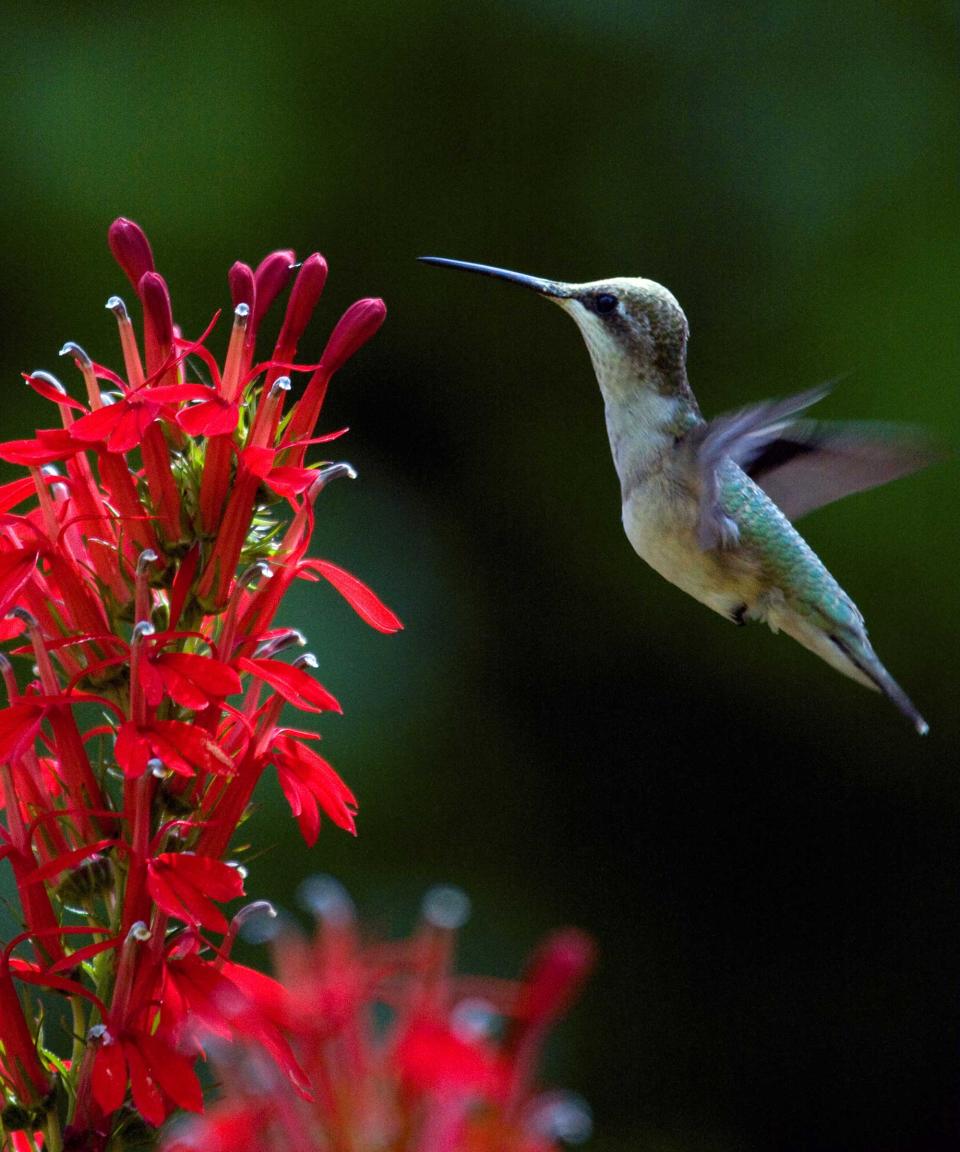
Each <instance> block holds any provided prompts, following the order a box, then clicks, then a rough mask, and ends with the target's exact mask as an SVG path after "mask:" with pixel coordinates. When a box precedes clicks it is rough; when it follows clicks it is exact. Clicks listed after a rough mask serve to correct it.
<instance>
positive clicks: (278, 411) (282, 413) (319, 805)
mask: <svg viewBox="0 0 960 1152" xmlns="http://www.w3.org/2000/svg"><path fill="white" fill-rule="evenodd" d="M109 243H110V248H111V250H112V252H113V254H114V256H115V257H116V259H117V261H118V263H119V265H120V267H121V269H122V272H123V274H124V275H125V276H126V278H127V279H129V281H130V283H131V284H132V286H133V288H134V290H135V292H136V294H137V297H138V299H139V303H140V305H141V306H142V311H143V326H142V329H141V331H139V332H138V331H137V330H136V329H135V326H134V322H133V320H132V319H131V315H130V313H129V312H128V310H127V307H126V305H125V304H124V302H123V301H122V300H121V299H120V298H119V297H118V296H113V297H111V298H110V300H109V301H108V305H107V306H108V308H109V309H110V311H111V312H112V313H113V315H114V317H115V318H116V322H117V326H118V332H119V338H120V349H121V354H122V368H121V369H120V370H115V369H114V368H110V367H107V366H105V365H102V364H97V363H95V362H94V361H93V360H92V359H91V358H90V357H89V356H88V355H87V354H86V352H84V350H83V349H82V348H81V347H80V345H79V344H76V343H74V342H69V343H67V344H65V345H64V347H63V349H62V354H63V355H65V356H67V357H68V361H69V362H70V363H71V364H72V369H75V370H76V372H75V374H74V377H73V381H72V382H70V383H69V384H68V385H65V384H63V383H61V382H60V381H59V380H57V379H56V377H54V376H52V375H50V374H49V373H46V372H34V373H33V374H31V375H30V376H28V377H27V378H26V380H27V384H28V386H29V387H30V388H31V389H32V390H33V391H34V392H36V393H37V394H38V395H39V396H41V397H42V398H43V399H44V400H45V401H46V402H48V403H49V404H50V405H51V409H50V410H51V413H52V417H51V421H50V425H51V426H50V427H47V428H39V429H37V430H36V432H35V433H34V434H33V435H32V436H30V437H27V438H23V439H19V440H14V441H10V442H8V443H6V444H0V459H4V460H6V461H7V462H8V463H11V464H14V465H16V466H17V467H19V468H21V469H23V474H22V475H20V476H18V477H16V478H14V479H13V480H11V481H9V482H8V483H5V484H3V485H0V644H3V645H4V646H5V648H6V649H7V652H8V654H9V655H4V654H3V653H2V652H0V680H2V681H3V685H4V688H5V691H6V701H5V703H6V706H5V707H0V860H5V861H7V862H9V865H10V868H11V871H12V873H13V880H14V883H15V885H16V888H17V892H18V895H19V900H20V910H19V911H20V915H21V917H22V919H23V921H24V925H25V932H24V933H23V935H22V936H19V937H17V938H15V940H14V941H12V942H10V944H9V945H8V946H7V949H6V950H3V949H2V948H0V1094H2V1096H3V1100H2V1101H0V1109H2V1110H3V1124H4V1125H5V1129H4V1130H5V1131H6V1129H10V1128H17V1130H20V1131H23V1132H24V1133H26V1134H27V1135H25V1137H24V1139H26V1140H27V1143H28V1145H29V1146H30V1147H31V1148H35V1147H36V1146H38V1142H39V1141H40V1139H41V1137H40V1136H39V1135H37V1136H35V1135H34V1133H39V1132H41V1131H42V1132H45V1133H46V1138H47V1143H48V1144H49V1145H50V1146H53V1147H61V1146H64V1145H67V1146H69V1147H73V1148H76V1149H83V1150H85V1152H104V1150H105V1149H106V1148H107V1147H108V1146H109V1147H114V1146H116V1147H119V1146H120V1145H121V1144H125V1142H126V1140H127V1136H128V1135H129V1125H130V1121H131V1114H135V1115H136V1116H138V1117H139V1120H140V1121H141V1122H145V1123H147V1124H152V1125H157V1124H159V1123H161V1122H162V1121H163V1120H164V1118H165V1117H166V1116H167V1115H168V1114H169V1112H170V1111H171V1110H173V1109H175V1108H185V1109H187V1110H197V1109H199V1108H200V1106H201V1093H200V1088H199V1081H198V1080H197V1077H196V1073H195V1063H196V1060H197V1059H198V1058H199V1057H200V1056H201V1055H202V1054H203V1051H202V1045H203V1044H204V1043H205V1042H206V1039H207V1037H208V1035H209V1034H210V1033H216V1034H217V1035H218V1036H219V1037H221V1038H222V1039H233V1038H235V1037H236V1036H237V1035H241V1034H242V1035H243V1036H244V1037H245V1042H250V1043H256V1044H257V1045H258V1046H259V1047H260V1049H261V1051H262V1052H264V1053H265V1058H266V1059H268V1060H269V1061H271V1062H272V1064H273V1065H275V1066H277V1067H279V1068H281V1069H282V1070H283V1071H284V1072H285V1074H286V1077H287V1079H288V1080H289V1082H290V1083H291V1084H293V1085H294V1090H295V1092H296V1091H298V1090H299V1091H304V1090H305V1089H304V1082H303V1073H302V1072H301V1070H300V1068H299V1065H298V1063H297V1061H296V1059H295V1057H294V1055H293V1052H292V1049H291V1048H290V1045H289V1043H288V1041H287V1039H286V1038H285V1035H284V1034H283V1032H282V1026H283V1027H285V1026H286V1021H287V1016H288V1010H287V1007H286V1005H287V1000H288V997H287V994H286V993H285V991H284V990H283V989H282V988H281V987H280V986H279V985H277V984H276V982H274V981H270V980H269V978H267V977H261V976H259V975H258V974H257V973H254V972H252V971H251V970H249V969H246V968H244V967H243V966H241V965H238V964H235V963H234V962H233V961H231V960H230V958H229V951H230V946H231V944H232V941H233V938H234V935H235V933H236V926H237V925H236V922H234V923H233V924H231V922H230V921H229V920H228V918H227V915H226V914H225V912H224V910H223V908H224V905H226V904H228V903H229V902H230V901H233V900H236V899H238V898H239V897H241V896H242V894H243V877H242V874H241V872H240V871H239V870H238V869H237V868H236V867H234V866H232V865H229V864H227V863H226V862H225V858H226V857H227V856H228V853H230V851H231V842H232V840H233V837H234V834H235V832H236V829H237V827H238V825H239V824H240V823H241V822H242V821H243V820H244V819H245V818H246V816H247V814H248V812H249V810H250V807H251V802H252V800H253V796H254V792H255V789H256V786H257V782H258V780H259V779H260V777H261V776H262V774H263V773H264V772H266V771H269V770H270V769H271V768H276V771H277V773H278V776H279V779H280V782H281V787H282V789H283V791H284V794H285V796H286V797H287V800H288V803H289V805H290V808H291V811H292V813H293V815H294V817H295V819H296V820H297V822H298V824H299V826H300V829H301V831H302V833H303V835H304V837H305V838H306V839H307V841H308V842H309V843H311V844H312V843H313V842H314V841H315V840H316V838H317V834H318V830H319V826H320V820H321V818H322V816H326V817H328V818H329V819H330V821H331V822H332V823H334V824H336V825H337V826H338V827H340V828H343V829H346V830H348V831H349V832H351V833H353V832H355V830H356V828H355V816H356V800H355V799H354V797H353V795H352V793H351V792H350V790H349V789H348V788H347V786H346V784H344V782H343V781H342V780H341V779H340V777H339V776H338V775H337V773H336V772H335V771H334V769H333V768H332V767H331V766H330V764H328V763H327V761H326V760H324V759H323V758H322V757H320V756H319V755H318V754H317V753H316V752H314V751H313V750H312V749H311V748H310V747H309V745H308V743H307V742H308V741H309V740H311V739H313V738H315V737H316V736H317V733H315V732H307V733H297V732H294V731H293V730H289V729H284V728H281V727H280V726H279V720H280V712H281V711H282V709H283V708H284V707H285V706H287V705H289V706H291V707H294V708H298V709H300V710H302V711H304V712H307V713H310V714H311V715H314V716H317V717H322V716H323V715H324V714H326V713H327V712H331V711H334V712H339V711H340V704H339V702H338V701H337V699H336V697H335V696H334V695H333V693H332V692H331V690H330V689H329V688H328V687H326V686H325V685H322V684H320V683H319V682H318V681H317V679H316V677H315V676H314V673H313V671H312V668H313V664H314V662H313V661H312V658H311V657H309V656H302V657H300V658H299V659H298V660H296V661H294V662H287V661H285V660H283V659H278V658H277V657H278V655H279V653H280V650H281V649H282V648H283V647H284V645H285V643H287V642H288V641H290V640H292V639H294V638H298V637H299V633H294V632H293V631H292V630H291V629H289V628H287V629H278V628H277V627H276V626H275V624H274V617H275V615H276V613H277V611H278V609H279V608H280V604H281V600H282V598H283V594H284V593H285V591H286V590H287V588H289V586H290V584H291V583H292V582H293V580H295V579H297V578H304V579H311V580H318V579H325V580H327V581H328V582H330V583H331V584H333V586H334V587H335V588H337V589H338V590H339V591H340V592H341V593H342V594H343V595H344V596H345V597H346V598H347V600H348V601H349V602H350V603H351V604H353V606H354V607H355V608H356V610H357V612H358V613H359V614H360V616H361V618H362V619H364V620H366V621H367V622H368V623H369V624H370V625H371V626H373V627H374V628H377V629H379V630H380V631H383V632H388V631H394V630H396V629H397V628H399V627H400V622H399V620H398V619H397V618H396V616H395V615H394V614H393V613H392V612H391V610H390V609H389V608H387V607H386V606H385V605H384V604H383V603H382V602H381V601H380V600H379V599H378V598H377V596H376V595H375V594H374V593H373V592H372V591H371V590H370V589H368V588H366V586H365V585H364V584H362V583H361V582H360V581H359V580H358V579H356V578H355V577H353V576H350V575H349V574H348V573H346V572H344V571H343V570H342V569H340V568H337V567H336V566H335V565H333V564H331V563H330V562H329V561H308V560H306V553H307V549H308V546H309V543H310V536H311V532H312V529H313V524H314V517H315V505H316V503H317V501H318V499H319V497H320V494H321V492H322V491H324V490H325V489H326V488H327V487H328V486H329V484H330V482H331V481H332V480H333V479H336V478H337V477H340V476H348V475H349V476H352V475H353V471H352V469H351V468H350V467H349V465H346V464H331V463H329V462H327V463H323V462H321V464H320V466H319V467H316V466H313V465H310V464H309V463H308V462H307V460H306V456H305V454H306V452H307V450H308V449H309V448H310V446H311V445H314V444H321V443H323V442H326V441H328V440H332V439H334V438H336V437H337V436H339V435H340V432H323V431H320V432H318V431H317V428H316V425H317V422H318V420H319V418H320V414H321V409H322V401H323V397H324V394H325V392H326V388H327V386H328V383H329V381H330V378H331V377H332V376H333V374H334V373H335V372H336V371H337V370H338V369H339V367H340V366H341V365H342V364H343V362H344V360H345V359H346V358H347V357H348V356H350V355H352V354H353V353H355V352H356V351H358V350H359V349H360V347H361V346H362V345H363V344H364V343H365V342H366V341H367V340H368V339H369V338H370V337H371V336H372V335H373V334H374V333H375V331H376V330H377V329H378V328H379V326H380V324H381V322H382V320H383V317H384V315H385V309H384V306H383V303H382V301H379V300H364V301H361V302H360V303H358V304H357V305H354V306H353V307H352V308H350V309H348V311H347V313H346V315H345V316H344V317H343V318H342V319H341V320H340V321H339V322H337V323H336V324H334V326H333V329H334V330H333V335H332V336H331V338H330V340H329V342H328V345H327V349H326V351H325V352H324V354H323V357H322V361H321V363H320V365H319V366H318V365H317V364H299V363H297V360H296V357H297V347H298V344H299V342H300V340H301V337H302V336H303V333H304V331H305V329H306V327H307V325H308V324H309V322H310V320H311V317H312V315H313V313H314V311H315V309H316V308H317V306H318V303H319V301H320V296H321V293H322V290H323V287H324V283H325V281H326V277H327V266H326V262H325V261H324V259H323V257H322V256H320V254H319V253H313V254H310V255H308V256H307V258H306V259H305V260H304V261H303V262H302V264H300V265H299V266H297V262H296V257H295V255H294V253H293V252H291V251H289V250H287V249H280V250H278V251H276V252H273V253H270V254H268V255H267V256H266V257H265V258H264V259H263V260H262V261H261V262H260V263H259V264H258V265H257V266H256V268H255V270H254V269H251V268H250V267H249V266H247V265H245V264H240V263H238V264H236V265H234V267H233V269H231V272H230V276H229V293H230V297H231V298H232V302H233V309H234V310H233V314H232V317H231V318H230V319H231V329H230V333H229V342H228V346H227V351H226V355H225V357H224V358H223V360H222V362H219V361H218V359H217V358H216V357H215V356H214V354H213V353H212V352H211V351H210V349H208V348H207V346H206V340H207V337H208V335H209V333H210V332H211V331H212V329H213V327H214V326H215V325H216V323H217V319H218V317H219V312H214V320H213V322H212V323H211V325H210V327H209V328H208V329H207V331H206V332H203V333H202V334H201V335H200V336H199V337H197V336H195V335H193V336H187V335H184V334H183V333H182V332H181V329H180V328H179V327H178V326H177V324H176V323H175V319H174V311H173V306H172V304H171V299H170V293H169V291H168V288H167V284H166V282H165V281H164V279H163V277H162V276H161V275H160V274H159V273H158V272H157V269H156V266H155V262H154V257H153V252H152V250H151V247H150V244H149V242H148V241H147V238H146V236H145V235H144V233H143V231H142V230H141V229H140V227H139V226H138V225H137V224H135V223H133V222H132V221H130V220H126V219H120V220H117V221H115V222H114V224H113V225H112V226H111V228H110V232H109ZM295 269H298V270H297V272H296V276H295V278H294V279H293V288H292V291H291V293H290V297H289V300H288V302H287V304H286V308H285V310H284V315H283V317H282V318H281V322H280V326H279V327H280V335H279V337H278V339H277V342H276V344H275V345H274V346H273V347H272V348H270V347H267V348H266V349H264V348H263V347H260V348H258V334H259V332H260V331H261V329H262V328H264V327H266V323H265V318H266V315H267V312H268V311H269V309H270V308H271V307H272V306H273V305H274V304H275V303H276V302H277V300H278V299H279V297H280V294H281V293H282V292H283V291H284V289H285V287H286V286H287V284H288V282H289V281H290V280H291V278H292V277H293V273H294V270H295ZM218 303H220V302H218ZM211 311H212V312H213V311H214V310H213V309H211ZM261 343H262V342H261ZM197 366H199V368H200V371H199V372H198V371H197V370H196V368H197ZM304 380H306V384H305V385H303V381H304ZM71 393H74V394H71ZM14 661H19V668H18V670H17V671H15V670H14V664H13V662H14ZM330 666H331V668H332V669H333V671H332V672H331V679H334V678H335V677H336V672H335V668H336V665H335V663H334V662H333V661H331V662H330ZM242 915H243V914H242V913H240V914H238V916H240V917H242ZM210 934H213V936H214V942H211V941H210V940H209V939H207V936H208V935H210ZM84 937H86V938H84ZM0 944H2V941H0ZM14 945H16V946H17V947H23V948H24V949H26V948H27V947H32V949H33V956H32V958H29V959H28V958H27V957H25V956H20V955H18V956H12V955H11V953H12V950H13V947H14ZM44 988H46V989H48V990H53V991H56V992H57V993H58V995H59V996H62V997H65V998H66V999H68V1000H70V1002H71V1010H72V1023H71V1036H69V1037H68V1038H67V1039H68V1042H69V1043H71V1044H72V1046H73V1053H72V1055H73V1056H74V1059H72V1060H71V1061H70V1062H65V1061H64V1059H63V1057H64V1056H65V1055H66V1053H59V1054H57V1053H51V1054H49V1057H48V1054H47V1053H45V1051H44V1050H43V1048H42V1044H43V1043H44V1042H50V1041H49V1039H48V1040H47V1041H44V1038H43V1033H42V1031H41V1021H42V1018H43V1013H42V1011H41V1007H40V1002H39V1001H38V1000H36V999H35V998H34V996H35V993H36V991H37V989H40V990H43V989H44ZM197 1023H200V1024H202V1026H203V1028H202V1033H203V1034H202V1035H201V1033H200V1032H199V1031H198V1030H197V1028H196V1027H195V1025H196V1024H197ZM47 1031H48V1033H49V1032H50V1030H49V1029H48V1030H47ZM58 1079H59V1080H62V1081H63V1082H64V1084H63V1086H62V1087H58V1085H57V1083H56V1082H57V1080H58ZM65 1101H66V1102H69V1103H68V1105H67V1107H68V1116H67V1124H68V1131H67V1132H66V1133H63V1132H61V1131H60V1123H61V1119H62V1114H61V1111H60V1109H61V1105H62V1104H63V1102H65ZM54 1102H55V1104H54ZM18 1125H19V1128H18ZM19 1139H20V1138H19V1137H16V1138H15V1140H14V1143H16V1142H17V1141H18V1140H19ZM20 1143H23V1141H20Z"/></svg>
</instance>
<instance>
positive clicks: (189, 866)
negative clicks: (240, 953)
mask: <svg viewBox="0 0 960 1152" xmlns="http://www.w3.org/2000/svg"><path fill="white" fill-rule="evenodd" d="M147 889H148V891H149V892H150V895H151V896H152V897H153V898H154V900H155V901H156V902H157V905H158V906H159V907H160V908H162V909H163V911H164V912H166V913H167V915H168V916H176V917H178V918H179V919H180V920H183V921H185V922H186V923H187V924H192V925H194V927H197V928H209V929H211V930H212V931H214V932H226V930H227V920H226V917H225V916H224V914H223V913H222V912H221V911H220V909H219V908H218V907H217V906H216V904H214V900H216V901H218V902H220V903H223V902H224V901H227V900H238V899H239V898H240V897H241V896H242V895H243V875H242V873H241V872H240V871H238V869H236V868H231V867H230V865H229V864H224V863H223V862H222V861H221V860H213V859H211V858H210V857H209V856H194V855H193V854H192V853H190V852H162V853H161V854H160V855H159V856H154V857H153V859H152V860H150V861H149V863H148V864H147Z"/></svg>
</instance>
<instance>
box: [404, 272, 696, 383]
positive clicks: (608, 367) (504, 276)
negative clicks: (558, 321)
mask: <svg viewBox="0 0 960 1152" xmlns="http://www.w3.org/2000/svg"><path fill="white" fill-rule="evenodd" d="M421 259H422V261H423V262H424V263H425V264H435V265H439V266H440V267H444V268H460V269H463V270H465V271H467V272H478V273H480V274H481V275H483V276H493V277H495V278H497V279H499V280H508V281H510V282H511V283H513V284H520V285H522V286H523V287H525V288H531V289H533V291H534V292H536V293H538V294H539V295H540V296H546V297H547V298H548V299H549V300H553V301H554V303H556V304H558V305H559V306H560V307H561V308H562V309H563V310H564V311H565V312H566V313H568V314H569V315H570V316H571V317H572V318H573V319H574V321H575V322H576V324H577V327H578V328H579V329H580V332H581V334H582V335H583V338H584V341H585V342H586V345H587V348H588V349H589V351H590V358H591V359H592V361H593V367H594V371H595V372H596V374H597V379H598V380H599V381H600V385H601V387H602V388H603V389H604V391H608V390H609V391H612V392H615V393H616V392H622V391H624V390H635V389H636V388H637V386H638V384H639V385H640V386H643V385H646V386H647V387H652V388H653V389H655V390H656V391H657V392H660V393H662V394H665V395H674V394H676V393H677V392H678V391H687V390H688V387H689V386H688V385H687V380H686V363H687V338H688V335H689V328H688V326H687V318H686V316H685V315H684V314H683V309H682V308H681V307H680V305H679V304H678V303H677V301H676V298H675V297H674V296H673V294H672V293H671V292H668V291H667V289H666V288H664V287H663V286H662V285H661V284H657V283H655V282H654V281H653V280H644V279H642V278H640V277H631V276H619V277H617V278H615V279H613V280H593V281H590V282H589V283H586V284H566V283H564V282H562V281H559V280H541V279H540V278H539V277H536V276H526V275H524V274H523V273H520V272H510V271H508V270H507V269H505V268H491V267H489V266H488V265H486V264H468V263H465V262H464V261H461V260H446V259H443V258H441V257H438V256H424V257H421Z"/></svg>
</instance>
